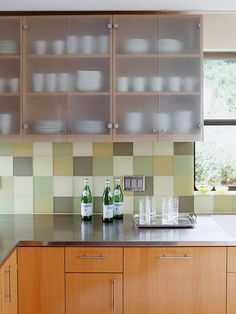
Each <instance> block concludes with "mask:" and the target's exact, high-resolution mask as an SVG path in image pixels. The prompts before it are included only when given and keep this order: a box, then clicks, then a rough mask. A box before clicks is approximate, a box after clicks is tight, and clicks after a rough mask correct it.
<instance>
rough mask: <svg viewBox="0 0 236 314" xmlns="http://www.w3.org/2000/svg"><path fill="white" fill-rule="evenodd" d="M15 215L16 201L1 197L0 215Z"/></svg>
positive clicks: (11, 198)
mask: <svg viewBox="0 0 236 314" xmlns="http://www.w3.org/2000/svg"><path fill="white" fill-rule="evenodd" d="M12 213H14V200H13V197H5V196H4V197H3V196H1V197H0V214H12Z"/></svg>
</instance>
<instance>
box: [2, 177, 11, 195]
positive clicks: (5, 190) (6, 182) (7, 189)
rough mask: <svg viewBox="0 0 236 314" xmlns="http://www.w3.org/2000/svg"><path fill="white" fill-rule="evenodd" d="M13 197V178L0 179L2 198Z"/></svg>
mask: <svg viewBox="0 0 236 314" xmlns="http://www.w3.org/2000/svg"><path fill="white" fill-rule="evenodd" d="M10 196H13V177H0V198H2V197H10Z"/></svg>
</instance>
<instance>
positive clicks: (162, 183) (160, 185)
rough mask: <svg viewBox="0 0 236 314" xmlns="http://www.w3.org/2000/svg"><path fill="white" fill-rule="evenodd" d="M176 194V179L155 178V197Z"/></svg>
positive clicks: (171, 177)
mask: <svg viewBox="0 0 236 314" xmlns="http://www.w3.org/2000/svg"><path fill="white" fill-rule="evenodd" d="M173 194H174V177H173V176H158V177H154V195H155V196H156V197H157V196H172V195H173Z"/></svg>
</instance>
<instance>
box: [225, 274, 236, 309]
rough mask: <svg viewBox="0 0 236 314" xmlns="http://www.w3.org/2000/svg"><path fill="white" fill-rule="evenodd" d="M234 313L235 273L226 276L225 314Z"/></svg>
mask: <svg viewBox="0 0 236 314" xmlns="http://www.w3.org/2000/svg"><path fill="white" fill-rule="evenodd" d="M235 313H236V273H228V274H227V314H235Z"/></svg>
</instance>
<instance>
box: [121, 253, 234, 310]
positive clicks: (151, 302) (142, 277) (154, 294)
mask: <svg viewBox="0 0 236 314" xmlns="http://www.w3.org/2000/svg"><path fill="white" fill-rule="evenodd" d="M234 283H236V280H235V282H234ZM234 287H236V285H235V286H234ZM144 313H145V314H190V313H191V314H225V313H226V249H225V248H218V247H213V248H210V247H201V248H189V247H188V248H180V247H178V248H125V249H124V314H144ZM235 313H236V311H234V312H230V313H228V314H235Z"/></svg>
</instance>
